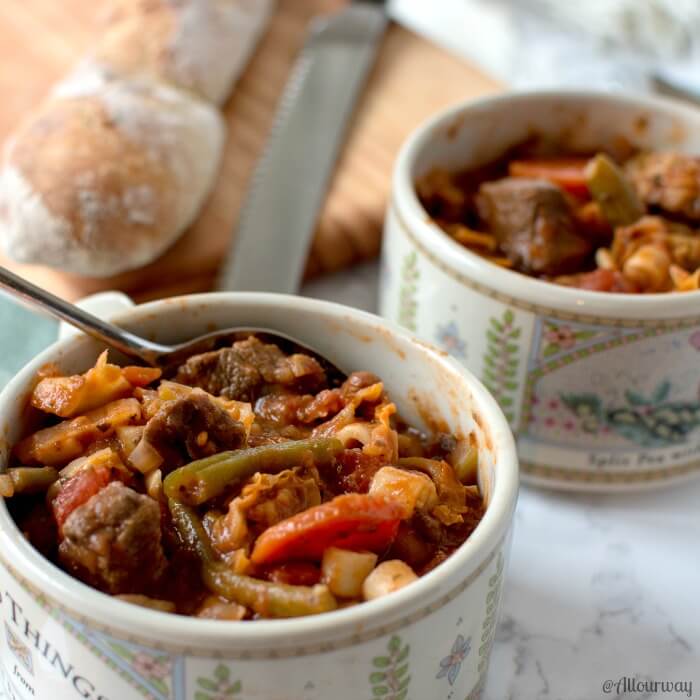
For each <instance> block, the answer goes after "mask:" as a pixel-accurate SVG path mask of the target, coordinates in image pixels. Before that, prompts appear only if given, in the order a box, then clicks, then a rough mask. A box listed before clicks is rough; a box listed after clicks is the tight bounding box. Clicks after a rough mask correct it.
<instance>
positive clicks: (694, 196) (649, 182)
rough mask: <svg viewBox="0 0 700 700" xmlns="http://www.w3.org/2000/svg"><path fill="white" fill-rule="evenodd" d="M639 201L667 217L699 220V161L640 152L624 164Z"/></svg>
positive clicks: (690, 158)
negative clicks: (665, 213)
mask: <svg viewBox="0 0 700 700" xmlns="http://www.w3.org/2000/svg"><path fill="white" fill-rule="evenodd" d="M625 172H626V173H627V175H628V176H629V178H630V179H631V180H632V183H633V184H634V187H635V189H636V190H637V194H638V195H639V197H640V199H641V200H642V201H643V202H644V203H645V204H647V205H648V206H657V207H660V208H661V209H664V210H665V211H667V212H669V213H671V214H678V215H680V216H684V217H685V218H686V219H689V220H690V221H700V158H696V157H692V156H687V155H684V154H682V153H664V152H654V153H644V154H642V155H639V156H637V157H636V158H632V160H630V161H628V162H627V164H626V165H625Z"/></svg>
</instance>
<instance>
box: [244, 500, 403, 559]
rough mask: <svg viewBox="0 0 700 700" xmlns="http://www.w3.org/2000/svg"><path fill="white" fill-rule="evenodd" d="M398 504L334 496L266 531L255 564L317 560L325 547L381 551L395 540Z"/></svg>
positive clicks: (399, 510) (255, 556)
mask: <svg viewBox="0 0 700 700" xmlns="http://www.w3.org/2000/svg"><path fill="white" fill-rule="evenodd" d="M401 515H402V508H401V506H400V505H397V504H395V503H392V502H390V501H387V500H386V499H384V498H380V497H377V496H370V495H367V494H360V493H348V494H345V495H343V496H337V497H336V498H334V499H333V500H332V501H328V502H327V503H322V504H321V505H320V506H315V507H314V508H308V509H307V510H305V511H303V512H302V513H298V514H297V515H295V516H293V517H291V518H287V519H286V520H283V521H282V522H279V523H277V524H276V525H273V526H272V527H270V528H268V529H267V530H265V532H263V533H262V535H260V537H258V539H257V541H256V543H255V547H254V549H253V553H252V555H251V560H252V562H253V563H254V564H273V563H277V562H283V561H295V560H306V561H320V560H321V559H322V558H323V553H324V552H325V551H326V549H328V547H339V548H341V549H349V550H353V551H362V550H365V551H370V552H378V553H381V552H383V551H384V550H385V549H386V548H387V547H388V546H389V545H390V544H391V543H392V542H393V540H394V537H396V532H397V530H398V527H399V522H400V519H401Z"/></svg>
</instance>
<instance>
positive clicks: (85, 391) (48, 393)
mask: <svg viewBox="0 0 700 700" xmlns="http://www.w3.org/2000/svg"><path fill="white" fill-rule="evenodd" d="M160 374H161V372H160V370H159V369H153V368H151V367H119V366H118V365H112V364H109V363H108V362H107V350H105V351H104V352H103V353H102V354H101V355H100V356H99V358H98V359H97V362H96V363H95V366H94V367H93V368H92V369H89V370H88V371H87V372H86V373H85V374H75V375H72V376H69V377H44V378H43V379H41V381H40V382H39V383H38V384H37V385H36V387H35V388H34V391H33V392H32V398H31V403H32V406H34V407H35V408H38V409H40V410H41V411H44V412H46V413H53V414H54V415H56V416H60V417H61V418H72V417H74V416H76V415H79V414H81V413H86V412H88V411H91V410H92V409H94V408H98V407H99V406H104V405H105V404H107V403H110V402H111V401H115V400H116V399H119V398H123V397H125V396H129V394H131V392H132V390H133V388H134V386H146V385H148V384H150V383H151V382H153V381H155V380H156V379H158V378H159V377H160Z"/></svg>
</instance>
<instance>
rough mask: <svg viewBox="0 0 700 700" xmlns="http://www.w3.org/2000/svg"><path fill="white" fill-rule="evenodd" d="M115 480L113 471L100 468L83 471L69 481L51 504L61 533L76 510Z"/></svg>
mask: <svg viewBox="0 0 700 700" xmlns="http://www.w3.org/2000/svg"><path fill="white" fill-rule="evenodd" d="M114 478H115V477H114V476H113V471H112V469H110V468H109V467H108V466H98V467H93V468H90V469H83V470H81V471H79V472H78V473H77V474H76V475H75V476H72V477H71V478H70V479H68V481H66V483H65V484H64V485H63V486H62V487H61V490H60V491H59V492H58V494H57V495H56V497H55V498H54V499H53V501H52V502H51V508H52V509H53V514H54V517H55V518H56V524H57V525H58V531H59V533H61V531H62V530H63V525H64V523H65V522H66V520H67V519H68V516H69V515H70V514H71V513H72V512H73V511H74V510H75V509H76V508H79V507H80V506H82V505H83V504H84V503H87V502H88V501H89V500H90V499H91V498H92V497H93V496H94V495H95V494H96V493H98V492H99V491H101V490H102V489H103V488H104V487H105V486H107V484H109V483H110V481H113V480H114Z"/></svg>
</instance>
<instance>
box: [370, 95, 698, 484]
mask: <svg viewBox="0 0 700 700" xmlns="http://www.w3.org/2000/svg"><path fill="white" fill-rule="evenodd" d="M534 134H541V135H544V136H546V137H553V138H556V139H558V140H559V141H560V142H562V143H564V144H565V145H567V146H570V147H573V148H578V149H586V150H588V149H590V150H593V149H596V148H601V147H604V146H605V145H606V144H611V143H613V142H615V141H616V140H618V139H620V138H624V139H627V140H628V141H629V142H631V143H632V144H633V145H636V146H639V147H641V148H671V149H676V150H680V151H688V152H693V153H700V111H698V110H697V108H692V107H690V106H687V105H685V104H681V103H678V102H675V101H671V100H666V99H658V98H651V97H635V96H624V95H623V96H620V95H612V94H609V93H601V92H566V91H552V92H534V93H527V92H526V93H508V94H504V95H501V96H498V97H495V98H489V99H486V100H481V101H478V102H469V103H466V104H460V105H457V106H456V107H453V108H451V109H448V110H446V111H444V112H442V113H441V114H439V115H438V116H436V117H434V118H433V119H431V120H430V121H429V122H427V123H426V124H425V125H423V126H422V127H420V128H419V129H418V130H417V131H416V132H415V133H414V134H413V136H412V137H411V138H410V139H409V140H408V142H407V143H406V145H405V146H404V148H403V150H402V152H401V154H400V155H399V158H398V160H397V163H396V167H395V171H394V179H393V194H392V201H391V205H390V207H389V211H388V214H387V218H386V227H385V238H384V250H383V278H382V288H381V292H380V309H381V313H382V315H384V316H385V317H386V318H388V319H391V320H394V321H398V322H399V323H400V324H401V325H403V326H405V327H406V328H408V329H410V330H412V331H415V332H417V333H418V334H419V335H421V336H423V337H424V338H427V339H429V340H431V341H433V342H436V343H437V344H438V345H439V346H441V347H442V348H444V349H445V350H446V351H447V352H448V353H450V354H451V355H452V356H454V357H455V358H456V359H458V360H459V361H461V362H462V363H463V364H464V365H465V366H466V367H468V368H469V369H470V370H471V371H472V372H474V374H476V375H477V376H479V377H481V379H482V381H483V382H484V384H485V385H486V386H487V387H488V388H489V389H490V390H491V393H492V394H493V395H494V396H495V397H496V399H497V400H498V401H499V403H500V405H501V407H502V408H503V410H504V412H505V414H506V416H507V418H508V421H509V423H510V425H511V427H512V429H513V431H514V432H515V434H516V436H517V445H518V452H519V456H520V460H521V461H520V465H521V470H522V474H523V478H524V479H526V480H528V481H531V482H535V483H539V484H542V485H547V486H555V487H561V488H572V489H589V490H592V489H599V490H611V489H631V488H641V487H644V486H653V487H656V486H658V485H659V484H662V483H667V482H670V481H672V480H679V479H683V478H687V477H689V476H691V475H696V474H700V401H699V395H700V294H699V293H698V292H690V293H685V294H650V295H622V294H603V293H599V292H590V291H582V290H577V289H571V288H565V287H560V286H556V285H553V284H550V283H547V282H543V281H540V280H537V279H533V278H530V277H527V276H525V275H521V274H519V273H517V272H513V271H510V270H506V269H502V268H500V267H498V266H496V265H494V264H492V263H489V262H488V261H486V260H484V259H483V258H481V257H479V256H478V255H476V254H474V253H472V252H470V251H469V250H467V249H466V248H464V247H463V246H461V245H459V244H458V243H456V242H454V241H453V240H451V239H450V238H449V237H448V236H446V235H444V234H443V233H442V231H441V230H440V229H439V228H438V227H437V225H435V224H434V223H432V222H431V221H430V220H429V217H428V216H427V214H426V212H425V210H424V209H423V208H422V207H421V205H420V202H419V201H418V198H417V196H416V193H415V187H414V183H415V181H416V179H417V178H418V177H420V176H422V175H423V174H425V173H426V172H427V171H429V170H430V169H431V168H434V167H443V168H447V169H449V170H456V169H459V168H466V167H470V166H478V165H481V164H484V163H486V162H489V161H490V160H493V159H495V158H497V157H498V156H499V155H501V154H502V153H503V152H504V151H506V150H507V149H508V147H510V146H513V145H515V144H517V143H519V142H522V141H524V140H525V139H526V138H528V137H532V136H533V135H534Z"/></svg>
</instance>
